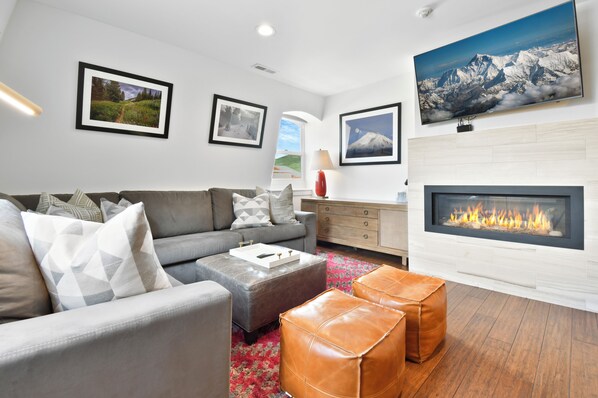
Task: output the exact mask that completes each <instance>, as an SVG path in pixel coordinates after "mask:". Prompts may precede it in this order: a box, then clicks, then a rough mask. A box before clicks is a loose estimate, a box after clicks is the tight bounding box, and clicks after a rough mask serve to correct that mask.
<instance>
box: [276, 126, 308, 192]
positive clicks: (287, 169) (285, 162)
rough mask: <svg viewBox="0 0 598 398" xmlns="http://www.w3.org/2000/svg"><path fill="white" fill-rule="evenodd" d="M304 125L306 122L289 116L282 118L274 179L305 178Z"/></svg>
mask: <svg viewBox="0 0 598 398" xmlns="http://www.w3.org/2000/svg"><path fill="white" fill-rule="evenodd" d="M304 127H305V123H304V122H300V121H297V120H291V119H288V118H282V119H280V126H279V129H278V144H277V145H276V155H275V157H274V168H273V169H272V180H294V181H301V180H303V176H304V172H303V170H304V167H303V158H304V156H303V131H304Z"/></svg>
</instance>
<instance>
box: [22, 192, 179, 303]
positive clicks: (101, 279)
mask: <svg viewBox="0 0 598 398" xmlns="http://www.w3.org/2000/svg"><path fill="white" fill-rule="evenodd" d="M21 217H22V218H23V223H24V225H25V230H26V232H27V237H28V239H29V243H30V244H31V247H32V249H33V253H34V255H35V259H36V261H37V263H38V265H39V267H40V269H41V271H42V275H43V277H44V280H45V282H46V286H47V288H48V291H49V293H50V298H51V299H52V304H53V307H54V311H55V312H57V311H65V310H70V309H73V308H78V307H85V306H88V305H92V304H98V303H102V302H106V301H111V300H116V299H119V298H123V297H128V296H134V295H137V294H142V293H146V292H150V291H152V290H159V289H165V288H169V287H171V284H170V282H169V280H168V277H167V275H166V272H165V271H164V269H163V268H162V266H161V265H160V262H159V261H158V258H157V256H156V253H155V251H154V243H153V239H152V234H151V231H150V227H149V224H148V222H147V218H146V217H145V212H144V207H143V204H142V203H138V204H136V205H133V206H130V207H129V208H127V209H126V210H125V211H123V212H122V213H120V214H118V215H117V216H115V217H114V218H113V219H111V220H110V221H108V222H107V223H105V224H100V223H95V222H90V221H84V220H76V219H69V218H65V217H57V216H48V215H40V214H36V213H26V212H23V213H21Z"/></svg>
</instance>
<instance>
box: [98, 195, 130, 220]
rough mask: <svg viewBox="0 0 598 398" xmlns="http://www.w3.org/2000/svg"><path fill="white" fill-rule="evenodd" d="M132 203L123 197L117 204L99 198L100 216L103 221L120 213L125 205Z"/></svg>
mask: <svg viewBox="0 0 598 398" xmlns="http://www.w3.org/2000/svg"><path fill="white" fill-rule="evenodd" d="M132 204H133V203H131V202H129V201H128V200H126V199H125V198H122V199H121V200H120V202H118V204H116V203H112V202H111V201H109V200H108V199H106V198H100V210H101V211H102V218H103V219H104V222H106V221H108V220H110V219H111V218H112V217H114V216H115V215H117V214H119V213H122V212H123V210H125V209H126V208H127V207H129V206H131V205H132Z"/></svg>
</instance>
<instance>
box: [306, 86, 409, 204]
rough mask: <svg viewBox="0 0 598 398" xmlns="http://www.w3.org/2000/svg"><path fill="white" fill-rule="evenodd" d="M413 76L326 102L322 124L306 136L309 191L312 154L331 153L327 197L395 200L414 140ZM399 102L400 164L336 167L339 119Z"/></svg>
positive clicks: (327, 99)
mask: <svg viewBox="0 0 598 398" xmlns="http://www.w3.org/2000/svg"><path fill="white" fill-rule="evenodd" d="M414 79H415V76H414V75H413V74H404V75H400V76H397V77H394V78H392V79H388V80H384V81H381V82H378V83H375V84H371V85H368V86H366V87H363V88H360V89H356V90H352V91H348V92H345V93H341V94H337V95H333V96H330V97H327V98H326V103H325V107H324V116H323V119H322V122H321V123H319V124H314V125H313V126H309V129H308V130H307V133H306V144H305V147H306V155H307V162H306V165H307V167H308V170H307V181H308V187H313V186H314V183H315V178H316V172H315V171H312V170H309V167H310V162H311V157H312V154H313V151H314V150H317V149H320V148H321V149H327V150H328V151H329V152H330V156H331V158H332V163H333V164H334V166H335V169H334V170H326V182H327V186H328V196H330V197H334V198H351V199H374V200H395V199H396V197H397V192H398V191H400V190H404V185H403V183H404V181H405V179H406V178H407V139H408V138H410V137H413V125H414V115H415V112H414V109H413V107H414V104H415V103H414V99H413V80H414ZM396 102H401V108H402V109H401V114H402V115H401V116H402V117H401V119H402V123H401V138H402V139H401V149H402V151H401V164H391V165H368V166H339V165H338V164H339V142H340V139H339V134H340V133H339V115H340V114H342V113H347V112H352V111H358V110H362V109H368V108H373V107H376V106H382V105H388V104H392V103H396Z"/></svg>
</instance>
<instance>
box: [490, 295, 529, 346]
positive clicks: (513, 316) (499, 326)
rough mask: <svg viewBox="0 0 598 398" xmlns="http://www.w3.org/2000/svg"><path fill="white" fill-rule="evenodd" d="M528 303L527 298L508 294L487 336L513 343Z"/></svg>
mask: <svg viewBox="0 0 598 398" xmlns="http://www.w3.org/2000/svg"><path fill="white" fill-rule="evenodd" d="M528 303H529V300H528V299H526V298H522V297H515V296H509V299H508V300H507V303H506V304H505V306H504V307H503V309H502V311H501V313H500V315H499V317H498V319H497V321H496V323H495V324H494V327H493V328H492V330H491V331H490V335H489V337H491V338H493V339H496V340H500V341H504V342H505V343H509V344H513V341H515V336H516V335H517V331H518V330H519V325H520V324H521V320H522V319H523V315H524V314H525V310H526V309H527V306H528Z"/></svg>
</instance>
